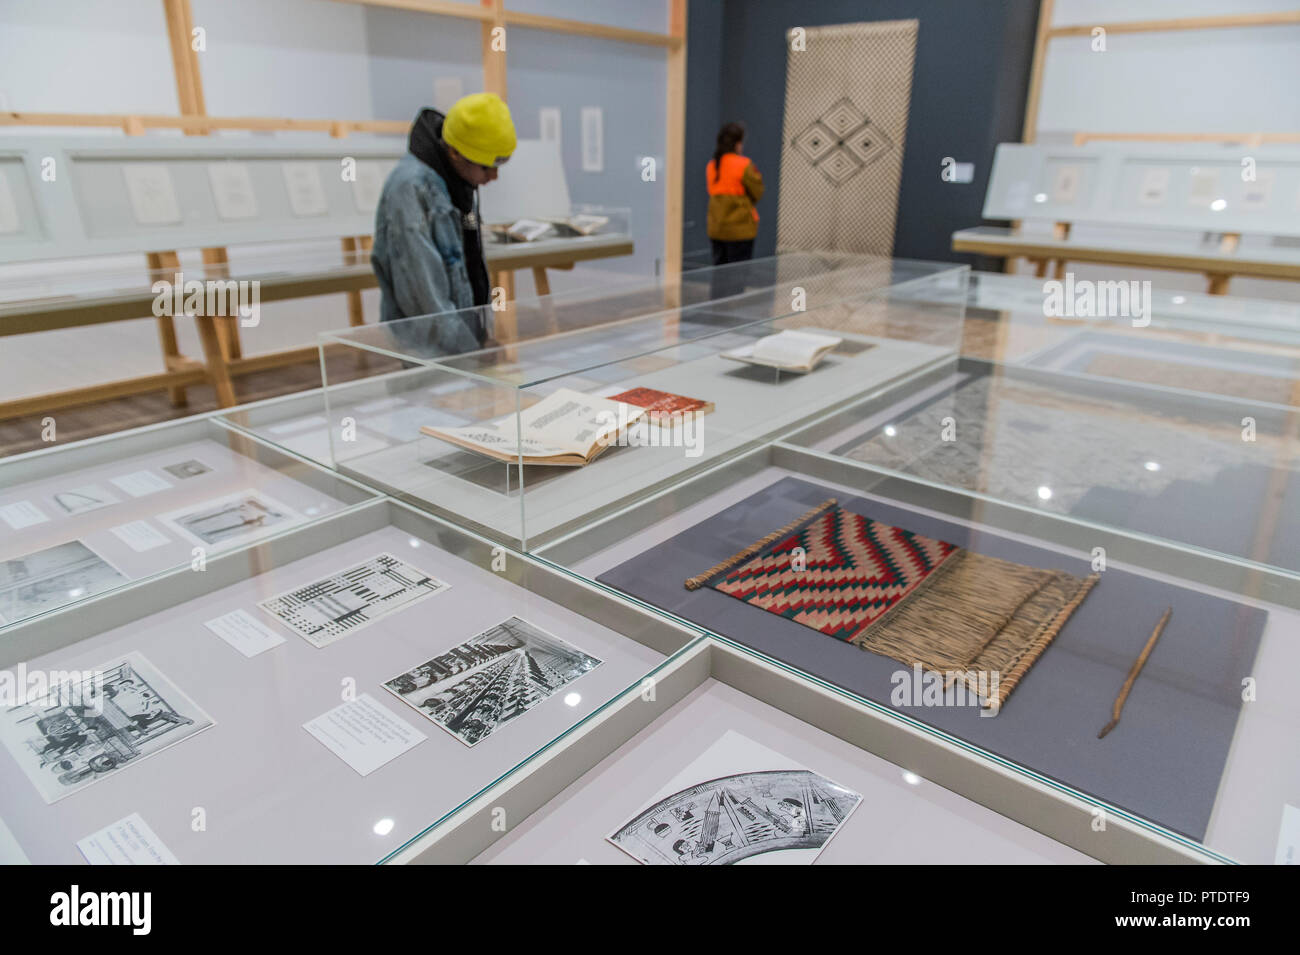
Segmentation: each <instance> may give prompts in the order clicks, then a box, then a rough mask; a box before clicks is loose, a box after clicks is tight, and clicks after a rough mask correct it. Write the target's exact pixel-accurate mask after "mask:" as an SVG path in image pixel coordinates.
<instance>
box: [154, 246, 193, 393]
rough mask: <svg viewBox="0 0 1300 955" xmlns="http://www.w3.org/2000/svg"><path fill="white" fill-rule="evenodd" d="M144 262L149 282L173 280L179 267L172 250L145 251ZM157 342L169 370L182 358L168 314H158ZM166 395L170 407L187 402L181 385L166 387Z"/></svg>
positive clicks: (179, 263) (177, 258) (174, 328)
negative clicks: (169, 401) (170, 403)
mask: <svg viewBox="0 0 1300 955" xmlns="http://www.w3.org/2000/svg"><path fill="white" fill-rule="evenodd" d="M145 262H146V263H147V265H148V267H149V278H150V282H153V281H154V280H155V279H159V278H161V279H163V280H164V281H167V282H174V281H175V279H176V275H177V273H179V272H180V269H181V260H180V256H178V255H177V254H176V253H175V252H174V251H172V252H146V253H145ZM158 342H159V344H160V345H162V353H163V367H164V368H166V369H167V370H168V371H170V370H171V369H173V368H175V367H176V365H177V364H178V363H179V362H180V361H181V359H182V356H181V350H180V346H179V345H178V344H177V343H176V324H175V322H174V321H173V320H172V316H170V315H159V316H158ZM167 396H168V397H169V398H170V399H171V402H172V407H175V408H183V407H185V405H186V403H187V402H188V399H187V398H186V395H185V388H184V387H182V386H173V387H170V388H168V389H167Z"/></svg>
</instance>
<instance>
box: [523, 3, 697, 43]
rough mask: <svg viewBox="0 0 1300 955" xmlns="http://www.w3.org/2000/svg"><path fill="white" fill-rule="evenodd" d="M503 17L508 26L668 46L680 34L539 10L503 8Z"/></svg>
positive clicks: (681, 39) (680, 36)
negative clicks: (615, 24)
mask: <svg viewBox="0 0 1300 955" xmlns="http://www.w3.org/2000/svg"><path fill="white" fill-rule="evenodd" d="M505 21H506V23H508V24H510V25H512V26H518V27H528V28H529V29H533V30H550V31H551V32H553V33H567V34H569V35H570V36H587V37H595V38H596V39H600V40H614V41H616V42H619V43H640V44H644V45H646V46H662V47H665V48H667V49H669V50H677V49H680V48H681V45H682V43H683V42H685V39H684V36H683V35H679V34H675V33H673V32H671V31H670V32H668V33H653V32H651V31H649V30H629V29H627V28H625V27H612V26H606V25H605V24H603V23H588V22H587V21H585V20H566V19H563V18H561V17H548V16H544V15H542V14H540V13H523V12H520V11H518V10H506V11H505Z"/></svg>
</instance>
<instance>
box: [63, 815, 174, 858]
mask: <svg viewBox="0 0 1300 955" xmlns="http://www.w3.org/2000/svg"><path fill="white" fill-rule="evenodd" d="M77 848H78V849H80V850H81V854H82V855H83V856H85V857H86V861H87V862H89V863H90V864H91V865H180V864H181V863H180V860H179V859H177V858H176V856H175V855H173V854H172V851H171V850H170V849H168V848H167V847H166V846H165V845H163V843H162V840H161V839H159V838H158V836H157V834H156V833H155V832H154V831H153V830H152V829H150V828H149V824H148V823H147V822H145V821H144V819H142V818H141V816H140V814H139V813H138V812H133V813H131V815H129V816H127V817H126V818H125V819H121V820H119V821H117V822H115V823H113V824H112V825H111V826H105V827H104V828H103V829H101V830H99V832H95V833H92V834H91V835H88V836H86V838H84V839H81V840H79V841H78V842H77Z"/></svg>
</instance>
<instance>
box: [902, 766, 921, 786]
mask: <svg viewBox="0 0 1300 955" xmlns="http://www.w3.org/2000/svg"><path fill="white" fill-rule="evenodd" d="M903 782H905V783H907V785H909V786H917V785H919V784H920V782H921V777H920V776H918V775H916V773H914V772H912V771H911V770H907V769H905V770H903Z"/></svg>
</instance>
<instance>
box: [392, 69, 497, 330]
mask: <svg viewBox="0 0 1300 955" xmlns="http://www.w3.org/2000/svg"><path fill="white" fill-rule="evenodd" d="M407 149H408V152H407V154H406V155H405V156H403V157H402V159H401V160H399V161H398V163H397V166H396V167H394V169H393V171H392V172H391V173H389V175H388V179H387V180H386V181H385V182H384V190H383V192H382V193H381V195H380V197H379V207H378V208H377V209H376V210H375V237H374V245H373V247H372V248H371V252H370V264H371V267H372V268H373V269H374V272H375V277H376V278H377V279H378V281H379V290H380V296H381V298H380V321H383V322H391V321H396V320H398V319H402V318H410V317H413V316H417V315H430V314H435V313H438V312H449V311H453V310H457V309H467V308H469V307H470V306H473V305H480V306H486V305H488V304H490V302H491V295H492V290H491V286H490V283H489V281H488V271H487V263H486V262H485V260H484V258H483V237H482V231H481V223H480V222H479V214H478V189H479V187H480V186H484V185H486V184H487V183H489V182H492V181H493V180H494V179H496V177H497V171H498V169H499V168H500V167H501V165H502V164H503V163H504V162H505V161H506V160H507V159H509V158H510V155H511V153H513V152H514V151H515V127H514V123H513V121H512V120H511V119H510V109H509V107H507V106H506V104H505V103H504V102H502V101H501V98H500V97H498V96H496V95H495V94H493V93H473V94H471V95H469V96H464V97H462V98H461V99H459V100H457V101H456V103H455V105H453V106H452V107H451V109H449V110H448V111H447V114H446V115H445V116H444V115H443V114H442V113H440V112H438V111H437V110H435V109H423V110H421V111H420V114H419V115H418V116H417V117H416V118H415V123H414V124H413V125H412V127H411V135H410V139H409V140H408V142H407ZM416 325H418V326H419V328H411V327H410V326H416ZM393 329H394V331H395V332H398V333H399V335H400V337H401V338H402V344H404V345H406V346H407V347H409V348H412V349H414V350H417V351H419V352H420V354H422V355H426V356H436V355H444V354H459V353H461V352H466V351H473V350H475V349H477V348H482V347H483V346H484V345H486V344H488V343H489V342H490V341H491V336H492V329H491V310H490V309H487V308H480V309H478V310H477V311H476V313H475V314H473V317H469V318H467V317H465V316H458V317H457V318H455V319H449V320H448V321H442V322H427V323H425V322H406V323H403V324H401V325H396V326H393Z"/></svg>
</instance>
